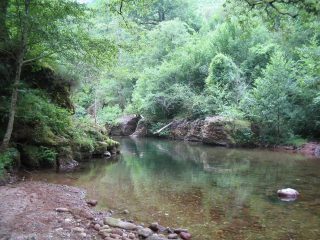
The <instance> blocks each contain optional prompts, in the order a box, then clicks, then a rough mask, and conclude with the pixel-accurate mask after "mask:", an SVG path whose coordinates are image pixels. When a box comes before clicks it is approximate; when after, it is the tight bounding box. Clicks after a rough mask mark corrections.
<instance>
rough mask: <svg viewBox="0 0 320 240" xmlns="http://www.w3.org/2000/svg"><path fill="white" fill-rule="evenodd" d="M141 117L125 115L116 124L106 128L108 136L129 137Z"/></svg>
mask: <svg viewBox="0 0 320 240" xmlns="http://www.w3.org/2000/svg"><path fill="white" fill-rule="evenodd" d="M140 119H141V117H140V116H139V115H127V116H123V117H121V118H119V119H118V120H117V122H118V124H116V125H112V126H106V128H107V129H109V135H110V136H130V135H131V134H133V133H134V132H135V131H136V128H137V125H138V122H139V120H140Z"/></svg>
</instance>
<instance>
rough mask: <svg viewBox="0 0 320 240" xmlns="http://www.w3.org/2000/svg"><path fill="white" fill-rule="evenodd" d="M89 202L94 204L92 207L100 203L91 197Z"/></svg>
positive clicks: (91, 204)
mask: <svg viewBox="0 0 320 240" xmlns="http://www.w3.org/2000/svg"><path fill="white" fill-rule="evenodd" d="M87 204H88V205H90V206H92V207H95V206H96V205H97V204H98V201H97V200H93V199H91V200H88V201H87Z"/></svg>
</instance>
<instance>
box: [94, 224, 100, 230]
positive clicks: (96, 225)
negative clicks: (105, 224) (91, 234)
mask: <svg viewBox="0 0 320 240" xmlns="http://www.w3.org/2000/svg"><path fill="white" fill-rule="evenodd" d="M93 228H94V229H95V230H97V231H100V228H101V226H100V224H98V223H97V224H95V225H94V226H93Z"/></svg>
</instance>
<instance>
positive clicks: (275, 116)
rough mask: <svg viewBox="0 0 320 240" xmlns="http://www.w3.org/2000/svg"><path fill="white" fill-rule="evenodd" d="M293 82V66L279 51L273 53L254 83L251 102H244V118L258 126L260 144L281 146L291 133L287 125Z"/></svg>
mask: <svg viewBox="0 0 320 240" xmlns="http://www.w3.org/2000/svg"><path fill="white" fill-rule="evenodd" d="M296 92H297V83H296V79H295V74H294V66H293V63H292V62H291V61H290V60H286V59H285V57H284V54H283V53H282V52H279V51H278V52H276V53H275V54H274V55H273V56H272V57H271V60H270V63H269V64H268V65H267V67H266V69H265V70H264V71H263V75H262V77H261V78H258V79H257V80H256V81H255V88H254V89H253V90H252V92H251V94H252V95H251V100H250V101H249V100H248V99H247V102H246V103H245V105H246V107H248V106H250V107H249V108H248V109H247V111H248V113H247V114H248V115H249V116H251V117H252V119H253V120H254V121H255V122H256V123H258V124H259V126H260V128H261V135H260V137H261V138H262V141H263V142H275V143H278V144H279V143H281V142H282V141H283V140H284V139H286V138H287V137H288V136H289V135H290V134H291V133H292V126H290V122H291V121H292V120H293V119H294V117H295V113H296V106H295V102H294V98H295V96H296Z"/></svg>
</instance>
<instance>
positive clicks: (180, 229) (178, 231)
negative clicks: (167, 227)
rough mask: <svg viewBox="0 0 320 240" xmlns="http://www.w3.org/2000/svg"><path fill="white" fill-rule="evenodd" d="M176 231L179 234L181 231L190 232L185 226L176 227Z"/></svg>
mask: <svg viewBox="0 0 320 240" xmlns="http://www.w3.org/2000/svg"><path fill="white" fill-rule="evenodd" d="M173 231H174V232H175V233H177V234H179V233H181V232H189V231H188V229H184V228H176V229H174V230H173Z"/></svg>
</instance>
